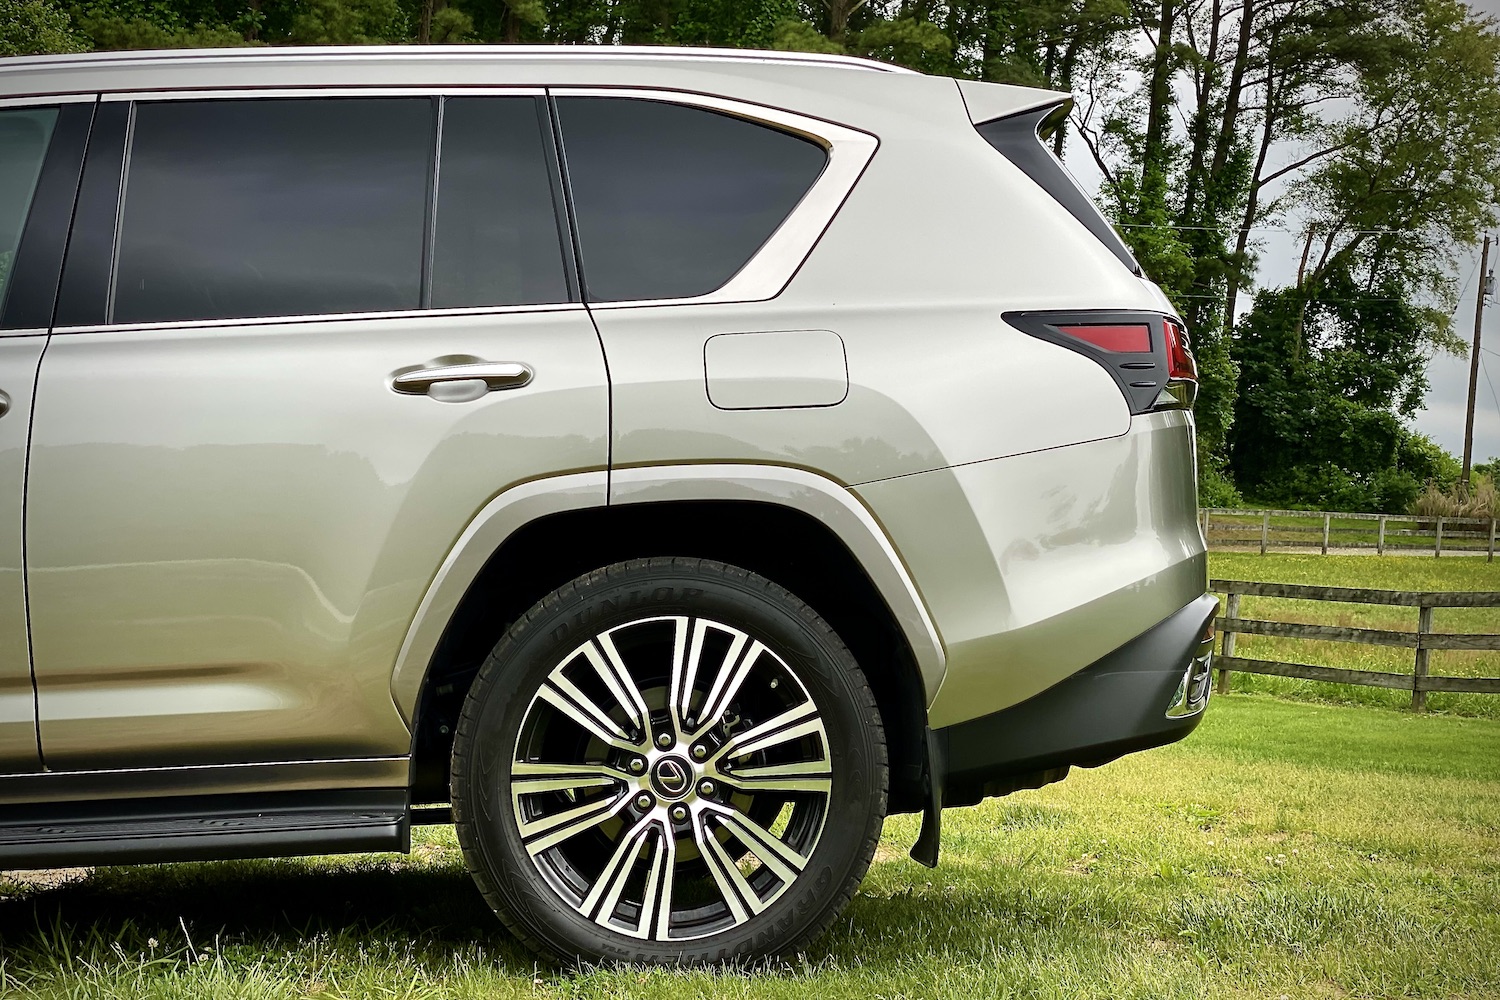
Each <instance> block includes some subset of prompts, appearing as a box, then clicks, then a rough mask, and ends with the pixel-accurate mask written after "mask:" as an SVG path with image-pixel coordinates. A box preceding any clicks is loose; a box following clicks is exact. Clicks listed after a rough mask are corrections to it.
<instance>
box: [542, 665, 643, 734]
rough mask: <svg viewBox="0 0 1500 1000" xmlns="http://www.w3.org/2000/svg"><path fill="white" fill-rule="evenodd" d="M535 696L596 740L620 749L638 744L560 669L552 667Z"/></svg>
mask: <svg viewBox="0 0 1500 1000" xmlns="http://www.w3.org/2000/svg"><path fill="white" fill-rule="evenodd" d="M537 697H538V698H540V699H542V700H543V701H545V702H546V703H547V704H549V705H551V706H552V707H553V708H555V709H557V710H558V711H559V712H561V713H562V714H563V715H566V716H567V717H568V718H570V719H572V720H573V721H574V722H576V723H578V724H579V725H580V726H582V727H583V728H584V729H586V730H588V731H589V732H590V733H592V734H594V736H596V737H598V738H599V739H600V740H602V741H604V742H605V743H608V744H609V745H610V746H612V747H617V748H618V749H621V750H638V749H640V746H639V744H637V743H633V742H631V739H630V734H629V733H627V732H626V731H625V728H624V727H623V726H621V725H620V724H619V723H618V722H616V721H615V720H613V719H611V718H610V717H609V715H608V714H607V713H606V712H605V711H604V710H603V709H601V708H600V707H599V706H598V705H596V704H594V701H593V699H592V698H590V697H589V696H588V695H586V694H584V693H583V692H582V691H580V690H579V689H578V685H576V684H574V683H573V682H572V681H570V680H568V679H567V678H566V677H564V676H563V675H562V672H561V671H554V672H553V674H552V676H551V677H549V678H547V682H546V683H545V684H543V685H542V688H541V690H540V691H538V692H537Z"/></svg>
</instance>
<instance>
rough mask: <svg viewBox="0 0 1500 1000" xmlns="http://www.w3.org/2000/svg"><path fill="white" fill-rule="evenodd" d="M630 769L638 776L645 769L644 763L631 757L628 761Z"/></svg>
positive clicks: (638, 758)
mask: <svg viewBox="0 0 1500 1000" xmlns="http://www.w3.org/2000/svg"><path fill="white" fill-rule="evenodd" d="M630 769H631V770H632V771H634V772H635V773H636V774H640V773H641V772H642V771H644V770H645V769H646V762H645V760H643V759H642V758H640V757H632V758H631V759H630Z"/></svg>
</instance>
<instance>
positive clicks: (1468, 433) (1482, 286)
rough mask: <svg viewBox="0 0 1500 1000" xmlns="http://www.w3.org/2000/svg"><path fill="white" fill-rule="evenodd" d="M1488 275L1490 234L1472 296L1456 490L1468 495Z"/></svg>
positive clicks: (1480, 255) (1486, 241) (1480, 256)
mask: <svg viewBox="0 0 1500 1000" xmlns="http://www.w3.org/2000/svg"><path fill="white" fill-rule="evenodd" d="M1489 273H1490V234H1489V233H1485V234H1484V250H1482V251H1481V252H1480V254H1479V281H1478V282H1477V284H1478V289H1477V290H1476V293H1475V295H1474V349H1473V350H1472V351H1470V352H1469V410H1468V414H1467V415H1466V416H1465V417H1464V471H1463V474H1462V475H1461V476H1459V479H1458V488H1459V489H1460V490H1462V491H1463V495H1464V496H1468V495H1469V469H1470V467H1471V464H1472V462H1473V459H1474V393H1475V390H1477V389H1478V388H1479V325H1480V324H1481V323H1482V322H1483V321H1484V293H1485V292H1486V291H1487V290H1488V284H1489Z"/></svg>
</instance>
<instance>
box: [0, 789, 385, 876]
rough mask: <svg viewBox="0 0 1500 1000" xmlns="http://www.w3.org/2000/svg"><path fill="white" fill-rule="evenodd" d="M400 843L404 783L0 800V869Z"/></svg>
mask: <svg viewBox="0 0 1500 1000" xmlns="http://www.w3.org/2000/svg"><path fill="white" fill-rule="evenodd" d="M410 848H411V825H410V819H409V814H408V805H407V790H406V789H405V788H387V789H366V790H346V789H333V790H326V791H304V792H282V793H267V794H258V795H203V796H187V797H175V798H154V799H144V800H134V801H118V800H117V801H89V802H48V803H37V804H29V805H14V806H0V870H4V869H17V868H62V867H70V866H80V865H126V864H144V863H152V862H160V861H223V860H229V859H232V858H268V857H287V856H294V855H307V854H350V853H360V852H364V851H403V852H404V851H407V850H410Z"/></svg>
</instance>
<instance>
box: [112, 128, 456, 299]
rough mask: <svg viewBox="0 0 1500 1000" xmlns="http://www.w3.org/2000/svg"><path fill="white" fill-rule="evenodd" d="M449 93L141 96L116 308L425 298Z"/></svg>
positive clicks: (127, 189)
mask: <svg viewBox="0 0 1500 1000" xmlns="http://www.w3.org/2000/svg"><path fill="white" fill-rule="evenodd" d="M435 120H436V113H435V104H434V102H433V101H431V100H429V99H426V98H351V99H338V98H330V99H315V100H302V99H295V100H286V99H266V100H227V101H165V102H161V103H157V104H141V105H139V106H138V107H137V109H136V116H135V125H134V138H133V140H132V144H131V149H130V158H129V166H128V169H127V173H126V181H125V199H124V205H123V208H122V215H121V228H120V241H119V254H118V258H117V264H116V276H115V296H114V316H113V318H114V321H115V322H118V323H133V322H151V321H164V320H186V319H220V318H232V317H243V316H294V315H309V314H317V313H341V312H368V311H383V310H397V309H415V308H417V307H418V306H419V305H420V304H421V284H422V282H421V277H422V252H423V245H424V234H425V229H426V220H427V192H428V187H429V178H430V177H431V174H432V150H433V146H434V140H433V135H434V128H435Z"/></svg>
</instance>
